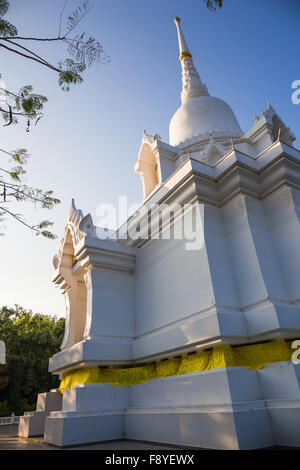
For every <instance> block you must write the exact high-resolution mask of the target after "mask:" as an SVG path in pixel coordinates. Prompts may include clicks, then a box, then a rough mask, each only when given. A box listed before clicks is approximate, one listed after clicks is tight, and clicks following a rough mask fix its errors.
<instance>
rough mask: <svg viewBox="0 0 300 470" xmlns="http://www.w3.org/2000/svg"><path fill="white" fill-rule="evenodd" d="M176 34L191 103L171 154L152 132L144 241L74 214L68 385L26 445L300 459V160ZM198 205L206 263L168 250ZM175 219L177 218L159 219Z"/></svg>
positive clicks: (285, 136)
mask: <svg viewBox="0 0 300 470" xmlns="http://www.w3.org/2000/svg"><path fill="white" fill-rule="evenodd" d="M175 23H176V27H177V31H178V39H179V51H180V62H181V66H182V93H181V99H182V104H181V106H180V108H179V109H178V110H177V111H176V113H175V114H174V116H173V117H172V119H171V122H170V136H169V143H165V142H163V141H162V140H161V139H160V137H159V136H158V135H155V136H149V135H147V134H146V133H144V136H143V139H142V144H141V148H140V152H139V155H138V159H137V163H136V167H135V171H136V172H137V173H138V174H139V175H140V177H141V179H142V184H143V194H144V199H143V202H142V204H141V207H140V209H143V210H138V211H136V212H135V213H134V214H133V215H132V216H131V217H130V219H129V221H128V223H129V225H130V228H131V231H128V230H127V228H128V224H124V226H122V227H120V228H119V229H118V230H117V231H116V232H115V233H114V234H111V233H110V232H109V235H108V236H107V238H106V239H104V237H103V236H101V234H100V231H99V230H98V229H97V227H95V226H94V224H93V220H92V218H91V216H90V215H86V216H84V215H83V214H82V212H81V211H80V210H78V209H76V207H75V205H74V202H73V203H72V207H71V211H70V215H69V219H68V222H67V225H66V228H65V233H64V237H63V239H62V244H61V248H60V250H59V253H58V254H57V256H55V258H54V267H55V275H54V282H55V284H57V285H58V286H59V287H60V288H61V290H62V292H63V294H64V296H65V300H66V330H65V337H64V341H63V344H62V348H61V351H60V352H59V353H58V354H55V355H54V356H53V357H51V358H50V360H49V370H50V371H51V372H52V373H53V374H59V375H61V376H62V385H61V387H60V391H57V390H52V391H51V392H48V393H46V394H43V395H41V396H40V397H39V404H38V407H37V411H36V412H34V413H29V414H26V415H25V416H24V417H22V418H21V422H20V428H19V433H20V435H23V436H33V435H37V434H44V439H45V441H46V442H48V443H51V444H54V445H57V446H67V445H74V444H81V443H88V442H97V441H105V440H111V439H122V438H126V439H135V440H144V441H153V442H161V443H169V444H176V445H180V446H189V447H196V448H197V447H199V448H210V449H255V448H263V447H269V446H276V445H281V446H300V388H299V381H300V365H298V364H297V362H298V361H297V360H295V358H294V360H292V354H293V352H294V351H295V349H293V348H295V345H296V346H297V343H296V341H294V340H295V339H297V338H300V311H299V306H300V249H299V242H300V225H299V218H300V193H299V189H300V151H299V150H297V149H296V148H295V147H293V142H294V140H295V137H294V135H293V133H292V132H291V131H290V129H289V128H288V127H287V126H286V125H285V124H284V122H283V121H282V120H281V118H280V117H279V115H278V114H277V112H276V111H275V110H274V109H273V108H272V106H271V105H270V104H268V107H267V109H266V110H265V111H264V112H263V113H262V116H261V117H258V116H257V115H255V116H254V124H253V126H252V127H251V128H250V129H249V130H248V131H247V132H243V131H242V130H241V128H240V126H239V123H238V121H237V118H236V117H235V114H234V112H233V111H232V109H231V108H230V106H229V105H228V104H227V103H225V102H224V101H222V100H221V99H219V98H215V97H212V96H210V94H209V92H208V89H207V87H206V85H205V84H203V83H202V81H201V79H200V77H199V75H198V73H197V71H196V69H195V66H194V63H193V58H192V53H191V52H190V50H189V48H188V46H187V43H186V41H185V39H184V36H183V34H182V31H181V28H180V19H179V18H175ZM185 206H188V207H189V208H191V209H190V210H191V212H192V213H193V214H194V216H195V219H196V220H198V224H196V227H197V230H198V232H199V233H198V235H199V239H201V243H200V244H199V246H198V247H196V249H187V241H186V239H184V237H182V238H180V237H177V238H176V237H172V236H171V237H169V239H168V238H167V237H163V236H160V235H162V234H163V233H165V232H166V231H168V230H169V231H170V229H172V230H176V228H177V226H178V225H179V224H180V223H181V222H182V219H183V211H182V208H183V207H185ZM152 207H155V210H151V216H150V215H149V211H150V208H152ZM166 207H171V208H172V217H169V218H168V217H166V218H164V217H161V213H162V212H163V211H161V210H160V209H163V210H165V208H166ZM149 228H150V229H151V234H154V235H155V236H151V237H149V236H147V235H148V233H149ZM134 231H136V232H139V234H140V236H139V237H134V236H130V234H129V232H130V233H133V232H134ZM200 232H201V233H200ZM101 233H102V232H101ZM125 235H126V236H125ZM196 235H197V234H196ZM299 345H300V342H299ZM299 345H298V346H299ZM296 359H297V358H296Z"/></svg>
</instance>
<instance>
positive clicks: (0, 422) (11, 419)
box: [0, 416, 20, 426]
mask: <svg viewBox="0 0 300 470" xmlns="http://www.w3.org/2000/svg"><path fill="white" fill-rule="evenodd" d="M19 421H20V416H5V417H4V418H0V426H4V425H8V424H19Z"/></svg>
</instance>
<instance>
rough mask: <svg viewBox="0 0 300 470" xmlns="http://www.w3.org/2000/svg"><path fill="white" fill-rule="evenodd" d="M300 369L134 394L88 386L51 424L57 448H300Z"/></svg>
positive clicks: (229, 371) (67, 395)
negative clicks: (145, 444) (124, 442)
mask: <svg viewBox="0 0 300 470" xmlns="http://www.w3.org/2000/svg"><path fill="white" fill-rule="evenodd" d="M298 377H300V368H299V366H295V365H293V364H291V363H288V362H285V363H283V362H282V363H277V364H270V365H267V366H265V367H264V368H263V369H260V370H249V369H247V368H245V367H232V368H223V369H215V370H210V371H204V372H197V373H193V374H185V375H178V376H174V377H167V378H162V379H155V380H151V381H149V382H148V383H146V384H141V385H134V386H131V387H114V386H112V385H109V384H84V385H80V386H77V387H75V388H74V389H71V390H66V391H65V392H64V396H63V408H62V411H61V412H52V413H50V415H49V416H48V417H47V418H46V426H45V441H46V442H48V443H51V444H54V445H57V446H68V445H75V444H82V443H90V442H97V441H98V442H99V441H106V440H111V439H121V438H126V439H136V440H145V441H153V442H160V443H166V444H176V445H181V446H191V447H199V448H209V449H259V448H264V447H271V446H275V445H285V446H300V389H299V378H298Z"/></svg>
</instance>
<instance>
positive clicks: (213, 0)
mask: <svg viewBox="0 0 300 470" xmlns="http://www.w3.org/2000/svg"><path fill="white" fill-rule="evenodd" d="M204 2H205V3H206V6H207V8H208V9H209V10H211V11H216V9H217V8H222V6H223V0H204Z"/></svg>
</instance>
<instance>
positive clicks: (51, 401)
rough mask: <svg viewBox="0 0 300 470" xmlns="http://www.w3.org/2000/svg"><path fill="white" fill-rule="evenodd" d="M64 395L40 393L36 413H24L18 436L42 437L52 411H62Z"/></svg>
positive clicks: (54, 390) (56, 392) (57, 392)
mask: <svg viewBox="0 0 300 470" xmlns="http://www.w3.org/2000/svg"><path fill="white" fill-rule="evenodd" d="M61 407H62V395H61V393H59V391H58V390H56V389H53V390H51V391H50V392H46V393H39V395H38V400H37V406H36V411H32V412H27V413H24V416H21V417H20V423H19V429H18V435H19V436H20V437H34V436H42V435H43V434H44V430H45V420H46V417H47V416H48V415H49V413H50V412H51V411H55V410H61Z"/></svg>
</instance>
